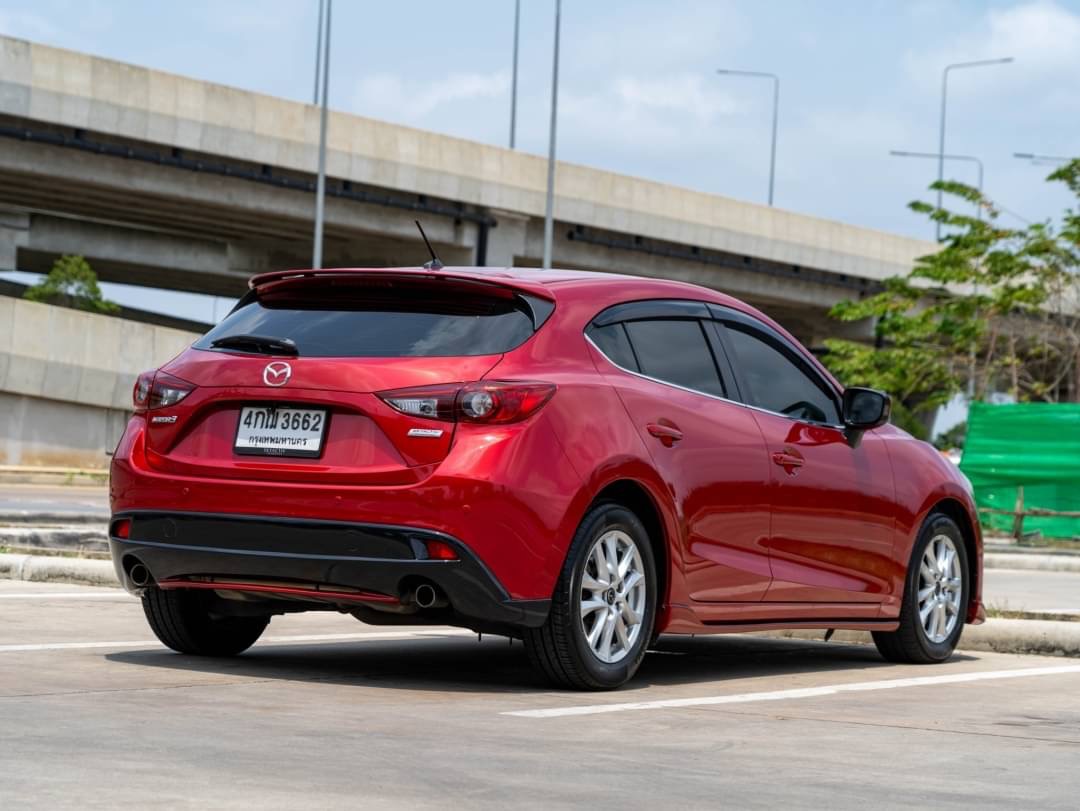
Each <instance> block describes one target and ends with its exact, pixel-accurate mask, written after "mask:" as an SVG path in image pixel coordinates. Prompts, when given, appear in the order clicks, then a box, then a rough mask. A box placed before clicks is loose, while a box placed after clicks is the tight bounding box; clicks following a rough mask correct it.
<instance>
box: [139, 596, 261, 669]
mask: <svg viewBox="0 0 1080 811" xmlns="http://www.w3.org/2000/svg"><path fill="white" fill-rule="evenodd" d="M142 604H143V612H144V613H145V614H146V619H147V622H149V623H150V628H151V630H153V632H154V634H155V636H157V638H158V639H160V640H161V642H162V643H163V644H164V645H166V646H167V647H170V648H172V649H173V650H174V651H176V652H177V653H189V654H194V655H196V656H235V655H236V654H238V653H242V652H243V651H245V650H247V649H248V648H250V647H251V646H252V645H253V644H255V640H257V639H258V638H259V637H260V636H261V635H262V632H263V631H264V630H265V629H266V626H267V625H268V624H269V623H270V618H269V617H216V616H214V615H213V614H211V612H210V610H209V606H210V604H211V600H210V598H209V595H207V594H205V593H204V592H199V591H185V590H182V589H176V590H174V589H169V590H163V589H159V588H149V589H147V590H146V591H145V593H144V594H143V598H142Z"/></svg>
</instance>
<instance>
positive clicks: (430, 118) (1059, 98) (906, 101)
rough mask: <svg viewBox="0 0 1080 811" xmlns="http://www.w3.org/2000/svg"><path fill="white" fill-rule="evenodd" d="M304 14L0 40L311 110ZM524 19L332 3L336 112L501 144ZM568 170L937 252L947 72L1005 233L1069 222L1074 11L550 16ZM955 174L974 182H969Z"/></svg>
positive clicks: (20, 33) (533, 54)
mask: <svg viewBox="0 0 1080 811" xmlns="http://www.w3.org/2000/svg"><path fill="white" fill-rule="evenodd" d="M521 5H522V12H521V46H520V70H519V92H518V135H517V141H518V147H519V148H520V149H523V150H526V151H528V152H533V153H537V154H546V152H547V139H548V121H549V116H550V102H551V58H552V44H553V31H554V26H553V16H554V0H521ZM317 8H318V2H317V0H216V1H213V2H212V1H210V0H186V2H183V3H177V2H164V0H34V2H32V3H30V2H15V0H0V33H4V34H7V35H12V36H17V37H23V38H26V39H30V40H33V41H36V42H43V43H48V44H51V45H57V46H60V47H66V48H72V49H75V50H80V51H86V52H90V53H94V54H97V55H101V56H105V57H109V58H113V59H118V60H121V61H125V62H131V63H134V64H138V65H146V66H149V67H153V68H157V69H161V70H166V71H171V72H175V73H180V74H184V75H188V76H194V77H197V78H200V79H205V80H209V81H214V82H221V83H224V84H229V85H234V86H237V87H241V88H245V89H249V90H255V91H260V92H264V93H270V94H273V95H277V96H284V97H287V98H292V99H297V100H300V101H311V99H312V95H313V90H314V60H315V54H314V51H315V34H316V14H317ZM513 21H514V0H455V2H446V0H442V1H441V2H439V1H436V0H396V2H392V3H387V2H383V3H371V2H361V0H336V1H335V2H334V8H333V39H332V43H331V78H330V104H331V106H332V107H334V108H335V109H340V110H346V111H349V112H353V113H356V114H358V115H364V116H371V117H374V118H379V119H384V120H388V121H394V122H398V123H402V124H408V125H411V126H416V127H420V128H423V129H428V130H435V131H438V132H444V133H448V134H452V135H456V136H460V137H464V138H470V139H474V140H477V141H483V142H486V143H492V144H500V145H506V144H507V141H508V138H509V118H510V84H511V63H512V59H511V57H512V47H513ZM561 51H562V58H561V64H560V88H559V128H558V156H559V158H560V159H561V160H566V161H571V162H574V163H580V164H586V165H590V166H597V167H601V168H604V169H609V170H612V171H616V172H621V173H625V174H631V175H637V176H640V177H645V178H649V179H652V180H657V181H661V182H664V183H671V184H676V185H680V186H687V187H690V188H694V189H698V190H701V191H706V192H711V193H715V194H721V195H725V196H729V197H734V198H737V199H741V200H747V201H753V202H761V203H764V202H765V199H766V194H767V190H768V167H769V137H770V125H771V109H772V108H771V101H772V98H771V85H770V83H769V82H768V81H765V80H761V79H751V78H744V77H734V76H720V75H717V73H716V70H717V69H718V68H729V69H741V70H756V71H768V72H771V73H775V74H777V75H778V76H779V77H780V113H779V137H778V146H777V159H776V191H775V205H777V206H778V207H781V208H785V209H790V210H793V211H798V212H802V213H806V214H811V215H815V216H820V217H826V218H830V219H837V220H841V221H844V222H847V223H852V224H856V225H862V226H867V227H870V228H877V229H881V230H886V231H891V232H895V233H900V234H906V235H909V236H914V237H921V238H926V239H930V238H932V237H933V229H932V226H931V225H930V224H929V223H928V222H927V221H926V220H925V218H924V217H923V216H921V215H917V214H914V213H913V212H911V211H909V210H908V209H907V207H906V205H907V203H908V202H909V201H911V200H914V199H920V198H921V199H928V197H927V195H928V192H927V190H926V188H927V186H928V184H929V183H930V182H932V181H933V180H934V178H935V177H936V170H937V166H936V162H935V161H934V160H925V159H915V158H898V157H892V156H890V155H889V151H890V150H908V151H923V152H932V153H933V152H936V151H937V139H938V119H939V113H940V104H941V76H942V69H943V68H944V66H945V65H947V64H950V63H954V62H964V61H969V60H978V59H988V58H999V57H1012V58H1013V59H1014V60H1015V62H1013V63H1011V64H1008V65H998V66H992V67H984V68H973V69H966V70H957V71H953V72H952V73H951V74H950V79H949V107H948V130H947V142H946V152H948V153H955V154H964V155H971V156H975V157H977V158H979V159H981V160H982V161H983V164H984V166H985V189H986V192H987V193H988V194H989V195H990V196H991V197H993V198H994V199H996V200H997V201H998V202H999V204H1000V205H1001V206H1002V207H1003V208H1004V209H1005V210H1006V212H1007V213H1006V214H1004V215H1003V217H1004V222H1007V223H1009V224H1014V225H1015V224H1019V222H1020V220H1018V219H1016V217H1020V218H1023V219H1025V220H1032V221H1040V220H1045V219H1048V218H1050V217H1053V216H1056V215H1058V214H1060V212H1061V211H1062V209H1064V208H1065V207H1066V205H1068V203H1069V200H1068V197H1067V195H1066V194H1065V193H1063V192H1062V191H1059V190H1057V189H1056V188H1054V187H1053V186H1051V185H1049V184H1047V183H1045V182H1044V179H1045V177H1046V175H1047V174H1049V172H1050V171H1052V169H1053V165H1052V164H1041V165H1033V164H1032V163H1031V162H1030V161H1027V160H1020V159H1017V158H1014V157H1013V153H1014V152H1030V153H1037V154H1043V155H1052V156H1059V155H1060V156H1066V155H1080V0H1057V1H1056V2H1055V1H1053V0H1000V1H996V0H982V1H981V2H979V1H978V0H904V1H903V2H902V1H901V0H829V2H826V0H816V1H815V2H811V1H810V0H801V1H800V0H664V2H660V0H652V2H648V1H647V0H618V2H616V0H563V4H562V40H561ZM946 174H947V175H948V176H952V177H954V178H955V179H957V180H962V181H965V182H969V183H972V184H974V183H975V179H976V174H975V169H974V166H973V165H972V164H970V163H963V162H956V163H952V164H949V165H947V171H946Z"/></svg>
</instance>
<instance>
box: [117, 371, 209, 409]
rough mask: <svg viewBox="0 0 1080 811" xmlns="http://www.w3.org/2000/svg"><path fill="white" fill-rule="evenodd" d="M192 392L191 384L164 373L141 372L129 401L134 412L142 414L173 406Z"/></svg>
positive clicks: (193, 388)
mask: <svg viewBox="0 0 1080 811" xmlns="http://www.w3.org/2000/svg"><path fill="white" fill-rule="evenodd" d="M194 390H195V386H194V385H193V384H191V383H188V382H187V381H186V380H181V379H180V378H178V377H173V376H172V375H169V374H165V372H143V373H142V374H141V375H139V379H138V380H136V381H135V389H134V391H132V393H131V399H132V402H133V403H134V405H135V411H137V412H142V411H148V410H152V409H155V408H168V407H169V406H174V405H176V404H177V403H179V402H180V401H181V400H183V399H184V398H185V397H187V396H188V395H189V394H191V392H193V391H194Z"/></svg>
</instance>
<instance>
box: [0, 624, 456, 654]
mask: <svg viewBox="0 0 1080 811" xmlns="http://www.w3.org/2000/svg"><path fill="white" fill-rule="evenodd" d="M468 636H476V634H474V633H473V632H472V631H464V630H458V629H454V628H448V629H447V630H445V631H384V632H380V633H373V634H363V633H361V634H300V635H296V636H267V637H264V638H263V639H260V640H259V643H258V645H259V647H265V646H268V645H292V644H296V643H300V642H364V641H368V640H371V641H378V640H387V639H439V638H441V637H468ZM147 646H153V647H160V646H161V643H160V642H158V641H157V640H156V639H139V640H132V641H123V642H48V643H42V644H28V645H0V653H23V652H27V651H50V650H94V649H98V648H145V647H147Z"/></svg>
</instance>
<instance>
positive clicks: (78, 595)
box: [0, 589, 135, 600]
mask: <svg viewBox="0 0 1080 811" xmlns="http://www.w3.org/2000/svg"><path fill="white" fill-rule="evenodd" d="M122 597H132V595H130V594H128V593H127V592H126V591H121V590H120V589H112V590H110V591H108V592H104V593H101V594H99V593H97V592H93V591H33V592H28V593H26V594H0V600H115V599H118V598H122ZM132 599H135V598H134V597H132Z"/></svg>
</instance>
